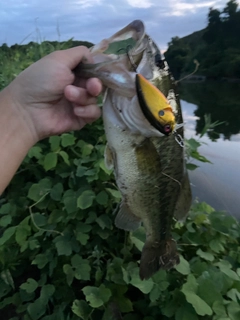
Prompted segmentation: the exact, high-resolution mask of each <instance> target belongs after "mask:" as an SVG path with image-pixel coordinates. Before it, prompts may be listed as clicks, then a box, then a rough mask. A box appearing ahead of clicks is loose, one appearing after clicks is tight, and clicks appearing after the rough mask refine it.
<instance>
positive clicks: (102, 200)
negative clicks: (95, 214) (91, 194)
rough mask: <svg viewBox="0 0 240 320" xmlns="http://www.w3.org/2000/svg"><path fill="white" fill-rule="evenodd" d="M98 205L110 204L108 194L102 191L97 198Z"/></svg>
mask: <svg viewBox="0 0 240 320" xmlns="http://www.w3.org/2000/svg"><path fill="white" fill-rule="evenodd" d="M96 201H97V203H99V204H101V205H105V204H107V203H108V194H107V193H106V192H105V191H101V192H99V193H98V194H97V196H96Z"/></svg>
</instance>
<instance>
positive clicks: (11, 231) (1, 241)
mask: <svg viewBox="0 0 240 320" xmlns="http://www.w3.org/2000/svg"><path fill="white" fill-rule="evenodd" d="M15 231H16V226H14V227H9V228H8V229H6V230H5V231H4V233H3V235H2V236H1V238H0V246H2V245H3V244H4V243H5V242H7V241H8V240H9V239H10V238H11V237H12V236H13V235H14V233H15Z"/></svg>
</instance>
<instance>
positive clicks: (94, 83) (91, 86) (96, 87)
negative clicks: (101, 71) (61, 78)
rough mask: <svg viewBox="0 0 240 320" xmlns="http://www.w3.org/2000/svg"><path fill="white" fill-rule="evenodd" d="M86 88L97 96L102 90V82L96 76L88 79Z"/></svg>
mask: <svg viewBox="0 0 240 320" xmlns="http://www.w3.org/2000/svg"><path fill="white" fill-rule="evenodd" d="M86 89H87V91H88V92H89V93H90V94H91V95H92V96H94V97H97V96H98V95H99V94H100V93H101V91H102V83H101V81H100V80H99V79H97V78H91V79H88V80H87V82H86Z"/></svg>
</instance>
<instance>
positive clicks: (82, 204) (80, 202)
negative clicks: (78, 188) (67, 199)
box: [77, 190, 95, 209]
mask: <svg viewBox="0 0 240 320" xmlns="http://www.w3.org/2000/svg"><path fill="white" fill-rule="evenodd" d="M94 199H95V193H94V192H93V191H92V190H86V191H83V193H82V194H81V195H80V196H79V197H78V199H77V206H78V208H80V209H87V208H89V207H91V205H92V204H93V200H94Z"/></svg>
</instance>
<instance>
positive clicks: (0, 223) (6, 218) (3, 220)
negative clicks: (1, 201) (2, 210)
mask: <svg viewBox="0 0 240 320" xmlns="http://www.w3.org/2000/svg"><path fill="white" fill-rule="evenodd" d="M11 222H12V217H11V216H10V215H6V216H3V217H1V219H0V226H1V227H7V226H8V225H9V224H10V223H11Z"/></svg>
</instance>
